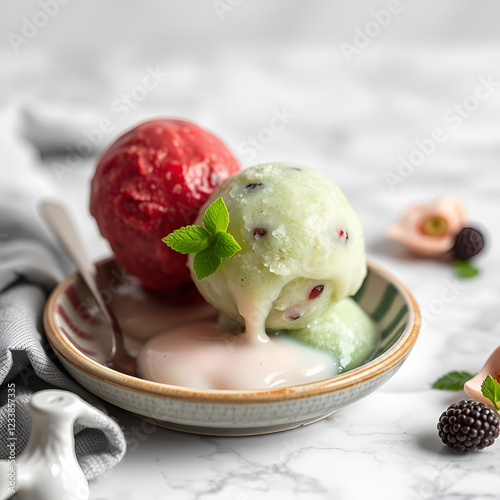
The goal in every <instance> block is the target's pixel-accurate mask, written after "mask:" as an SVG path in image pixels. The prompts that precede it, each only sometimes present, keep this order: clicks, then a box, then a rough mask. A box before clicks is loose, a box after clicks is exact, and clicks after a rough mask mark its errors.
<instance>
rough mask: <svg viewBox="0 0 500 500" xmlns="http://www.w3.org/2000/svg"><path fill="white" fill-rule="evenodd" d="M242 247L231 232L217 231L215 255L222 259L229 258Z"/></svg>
mask: <svg viewBox="0 0 500 500" xmlns="http://www.w3.org/2000/svg"><path fill="white" fill-rule="evenodd" d="M240 250H241V247H240V246H239V245H238V243H236V240H235V239H234V238H233V237H232V236H231V235H230V234H229V233H217V239H216V240H215V248H214V251H215V255H217V256H218V257H220V258H221V259H227V258H228V257H232V256H233V255H234V254H236V253H238V252H239V251H240Z"/></svg>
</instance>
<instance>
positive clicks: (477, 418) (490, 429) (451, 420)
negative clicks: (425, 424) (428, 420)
mask: <svg viewBox="0 0 500 500" xmlns="http://www.w3.org/2000/svg"><path fill="white" fill-rule="evenodd" d="M437 428H438V434H439V437H440V438H441V440H442V441H443V443H444V444H445V445H446V446H449V447H450V448H453V449H454V450H457V451H474V450H482V449H483V448H486V447H487V446H490V445H492V444H493V443H494V441H495V438H497V437H498V432H499V424H498V417H497V416H496V415H495V413H494V412H493V411H492V410H490V409H489V408H488V407H487V406H486V405H484V404H483V403H478V402H477V401H473V400H472V399H469V400H467V401H465V400H463V401H460V402H459V403H455V404H452V405H451V406H450V407H449V408H448V409H447V410H446V411H445V412H444V413H443V414H442V415H441V417H439V422H438V425H437Z"/></svg>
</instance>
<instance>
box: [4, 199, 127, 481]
mask: <svg viewBox="0 0 500 500" xmlns="http://www.w3.org/2000/svg"><path fill="white" fill-rule="evenodd" d="M5 198H7V196H3V197H2V199H0V405H1V406H0V458H7V457H8V453H9V450H8V448H7V443H8V440H7V438H8V434H7V417H8V407H7V401H8V386H9V384H15V405H14V406H15V419H16V430H15V432H16V438H17V441H16V455H17V454H19V453H21V451H22V450H23V449H24V447H25V446H26V444H27V442H28V439H29V436H30V431H31V418H30V415H29V412H28V409H27V403H28V400H29V397H30V395H31V394H32V393H33V392H36V391H38V390H41V389H48V388H54V387H57V388H59V389H65V390H68V391H71V392H74V393H75V394H78V395H79V396H80V397H81V398H83V399H84V400H86V401H87V402H89V403H91V404H93V405H94V406H95V407H96V408H98V409H99V410H101V411H104V412H105V413H107V412H106V408H105V407H104V405H103V404H102V402H100V401H99V399H98V398H96V397H95V396H93V395H92V394H90V393H89V392H88V391H86V390H85V389H84V388H83V387H82V386H80V385H79V384H78V383H77V382H75V381H74V380H73V379H72V378H71V377H70V376H69V375H68V374H67V373H66V372H65V371H64V369H63V368H62V366H61V365H60V364H59V362H58V361H57V359H56V357H55V355H54V353H53V351H52V350H51V348H50V346H49V345H48V343H47V340H46V338H45V336H44V335H43V327H42V312H43V307H44V304H45V301H46V299H47V297H48V294H49V292H50V290H51V289H52V288H53V287H54V286H55V285H56V284H57V282H58V281H60V280H61V279H62V278H63V277H64V276H65V275H66V274H68V272H69V267H68V265H67V261H65V259H64V258H63V257H62V256H61V254H60V253H59V252H58V251H57V250H56V249H55V248H54V247H53V246H52V245H51V243H50V241H49V240H48V238H47V237H46V231H45V228H43V227H42V224H41V222H40V220H39V219H38V217H37V215H36V210H35V208H34V207H31V209H29V210H26V207H24V210H16V209H15V208H13V207H15V203H13V200H12V199H10V200H8V199H5ZM11 387H12V385H11ZM11 407H12V405H11ZM75 449H76V454H77V458H78V461H79V463H80V465H81V467H82V469H83V472H84V473H85V475H86V477H87V479H92V478H93V477H95V476H97V475H99V474H100V473H102V472H103V471H105V470H107V469H109V468H111V467H113V466H114V465H115V464H117V463H118V462H119V461H120V460H121V459H122V457H123V455H124V454H125V451H126V442H125V437H124V435H123V432H122V430H121V429H120V427H119V426H118V425H112V424H110V425H109V427H108V428H107V429H103V430H95V429H86V428H83V427H82V426H79V425H75Z"/></svg>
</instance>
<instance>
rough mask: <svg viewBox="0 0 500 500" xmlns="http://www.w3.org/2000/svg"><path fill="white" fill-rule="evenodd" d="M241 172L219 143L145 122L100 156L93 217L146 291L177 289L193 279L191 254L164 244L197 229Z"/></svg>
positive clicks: (186, 128) (174, 123)
mask: <svg viewBox="0 0 500 500" xmlns="http://www.w3.org/2000/svg"><path fill="white" fill-rule="evenodd" d="M239 170H240V165H239V163H238V160H236V158H235V157H234V156H233V155H232V153H231V152H230V151H229V149H228V148H227V147H226V146H225V145H224V144H223V143H222V141H221V140H220V139H218V138H217V137H215V136H214V135H212V134H211V133H210V132H207V131H206V130H203V129H202V128H200V127H198V126H197V125H194V124H193V123H190V122H187V121H183V120H170V119H163V120H153V121H149V122H145V123H142V124H141V125H138V126H137V127H135V128H134V129H132V130H130V131H129V132H127V133H126V134H125V135H123V136H122V137H120V138H119V139H117V140H116V141H115V142H114V143H113V144H111V146H110V147H109V148H108V149H107V150H106V151H104V153H103V154H102V156H101V157H100V159H99V161H98V164H97V169H96V172H95V175H94V178H93V179H92V186H91V197H90V211H91V213H92V215H93V216H94V217H95V218H96V221H97V225H98V226H99V229H100V231H101V234H102V235H103V236H104V237H105V238H106V239H107V240H108V241H109V244H110V245H111V248H112V250H113V252H114V254H115V256H116V259H117V261H118V263H119V264H121V265H122V266H123V267H124V268H125V269H126V270H127V271H129V272H130V273H131V274H133V275H135V276H137V277H138V278H139V279H140V280H141V282H142V283H143V285H145V286H146V287H149V288H154V289H157V290H173V289H175V288H177V287H178V286H179V285H181V284H182V283H184V282H189V281H190V280H191V278H190V275H189V270H188V268H187V267H186V259H187V256H186V255H182V254H180V253H178V252H175V251H173V250H171V249H170V248H169V247H168V246H167V245H165V243H163V242H162V241H161V239H162V238H163V237H165V236H167V234H169V233H171V232H172V231H173V230H174V229H178V228H179V227H181V226H185V225H186V224H192V223H193V222H194V219H195V218H196V216H197V214H198V211H199V209H200V208H201V206H202V205H203V203H205V201H206V200H207V199H208V197H209V196H210V194H211V193H212V192H213V191H214V190H215V188H216V187H217V186H218V185H219V184H220V183H221V182H222V181H223V180H224V179H225V178H226V177H229V176H230V175H232V174H234V173H236V172H238V171H239Z"/></svg>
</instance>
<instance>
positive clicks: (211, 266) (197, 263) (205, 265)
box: [193, 243, 222, 280]
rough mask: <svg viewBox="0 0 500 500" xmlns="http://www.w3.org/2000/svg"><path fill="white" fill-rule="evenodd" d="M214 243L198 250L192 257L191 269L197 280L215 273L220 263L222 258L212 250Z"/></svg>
mask: <svg viewBox="0 0 500 500" xmlns="http://www.w3.org/2000/svg"><path fill="white" fill-rule="evenodd" d="M214 247H215V243H212V244H211V245H210V246H209V247H207V248H205V250H202V251H201V252H198V253H197V254H196V255H195V256H194V259H193V271H194V274H196V277H197V278H198V280H202V279H203V278H206V277H207V276H210V275H211V274H212V273H215V271H217V269H219V266H220V265H221V262H222V259H221V258H220V257H218V256H217V255H216V254H215V252H214Z"/></svg>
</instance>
